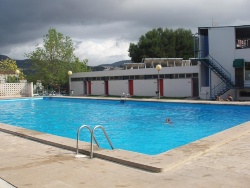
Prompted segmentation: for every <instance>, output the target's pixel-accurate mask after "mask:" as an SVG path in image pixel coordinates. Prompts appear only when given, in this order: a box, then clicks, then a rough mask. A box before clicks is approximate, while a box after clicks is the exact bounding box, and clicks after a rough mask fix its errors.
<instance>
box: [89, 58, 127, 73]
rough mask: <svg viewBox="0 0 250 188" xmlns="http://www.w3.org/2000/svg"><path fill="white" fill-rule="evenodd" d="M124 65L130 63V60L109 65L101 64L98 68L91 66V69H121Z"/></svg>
mask: <svg viewBox="0 0 250 188" xmlns="http://www.w3.org/2000/svg"><path fill="white" fill-rule="evenodd" d="M124 63H132V61H131V60H122V61H117V62H115V63H111V64H101V65H98V66H92V67H91V69H92V71H103V70H104V69H105V67H113V68H115V67H121V66H122V65H124Z"/></svg>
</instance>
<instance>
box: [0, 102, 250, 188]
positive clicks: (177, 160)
mask: <svg viewBox="0 0 250 188" xmlns="http://www.w3.org/2000/svg"><path fill="white" fill-rule="evenodd" d="M180 102H183V101H180ZM192 102H193V101H192ZM241 104H242V103H241ZM0 136H1V139H0V144H1V147H0V177H1V178H2V179H3V180H5V181H7V182H9V183H11V184H12V185H14V186H16V187H249V184H250V160H249V158H250V145H249V140H250V122H246V123H244V124H241V125H239V126H236V127H233V128H230V129H228V130H226V131H223V132H220V133H218V134H215V135H212V136H210V137H206V138H204V139H202V140H199V141H196V142H193V143H191V144H188V145H185V146H183V147H180V148H177V149H175V150H171V151H168V152H165V153H163V154H160V155H156V156H148V155H142V154H138V153H133V152H127V151H123V150H113V151H112V150H102V149H98V148H95V149H94V158H93V159H90V158H89V157H88V156H85V157H83V158H75V148H76V141H75V140H72V139H67V138H62V137H57V136H53V135H49V134H44V133H39V132H36V131H31V130H27V129H23V128H19V127H14V126H11V125H6V124H0ZM79 146H80V149H81V152H83V153H84V154H87V155H89V150H90V146H89V144H88V143H84V142H81V143H80V144H79ZM103 159H105V160H103ZM111 161H113V162H111ZM153 172H160V173H153ZM0 185H1V181H0Z"/></svg>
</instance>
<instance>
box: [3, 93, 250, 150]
mask: <svg viewBox="0 0 250 188" xmlns="http://www.w3.org/2000/svg"><path fill="white" fill-rule="evenodd" d="M0 110H1V113H0V122H2V123H6V124H11V125H15V126H19V127H24V128H26V129H31V130H36V131H40V132H46V133H50V134H54V135H58V136H63V137H68V138H73V139H76V133H77V130H78V128H79V127H80V126H81V125H83V124H84V125H88V126H90V127H91V128H93V127H94V126H96V125H102V126H103V127H104V128H105V129H106V131H107V133H108V135H109V137H110V139H111V142H112V143H113V145H114V147H115V148H117V149H118V148H119V149H124V150H129V151H134V152H139V153H144V154H149V155H156V154H159V153H162V152H165V151H168V150H170V149H173V148H176V147H179V146H182V145H184V144H187V143H190V142H192V141H195V140H199V139H201V138H203V137H206V136H209V135H211V134H214V133H217V132H219V131H222V130H225V129H227V128H230V127H233V126H236V125H238V124H240V123H243V122H246V121H249V119H250V118H249V115H248V114H249V110H250V107H249V106H234V105H206V104H186V103H168V102H164V103H160V102H141V101H130V100H129V101H126V102H125V103H124V104H123V103H120V101H119V100H94V99H65V98H44V99H42V98H32V99H20V100H2V101H0ZM167 117H168V118H171V121H173V123H172V124H166V123H165V119H166V118H167ZM95 136H96V137H97V140H98V142H99V144H100V146H101V147H103V148H110V147H109V145H108V143H107V141H106V139H105V137H104V135H103V133H102V132H101V131H99V130H96V134H95ZM81 140H84V141H86V142H89V141H90V134H89V132H88V131H86V130H82V131H81Z"/></svg>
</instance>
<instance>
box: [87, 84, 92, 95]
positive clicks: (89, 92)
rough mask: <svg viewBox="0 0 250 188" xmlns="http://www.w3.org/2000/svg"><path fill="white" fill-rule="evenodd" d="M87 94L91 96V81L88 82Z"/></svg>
mask: <svg viewBox="0 0 250 188" xmlns="http://www.w3.org/2000/svg"><path fill="white" fill-rule="evenodd" d="M88 94H89V95H91V81H88Z"/></svg>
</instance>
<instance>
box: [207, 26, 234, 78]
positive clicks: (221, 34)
mask: <svg viewBox="0 0 250 188" xmlns="http://www.w3.org/2000/svg"><path fill="white" fill-rule="evenodd" d="M208 32H209V33H208V37H209V54H210V55H211V56H212V57H213V58H215V60H217V62H218V63H219V64H221V65H222V66H223V68H225V69H226V70H227V71H228V72H229V73H230V74H231V80H232V81H234V79H235V70H234V67H233V61H234V59H236V58H235V28H234V27H222V28H212V29H209V30H208Z"/></svg>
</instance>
